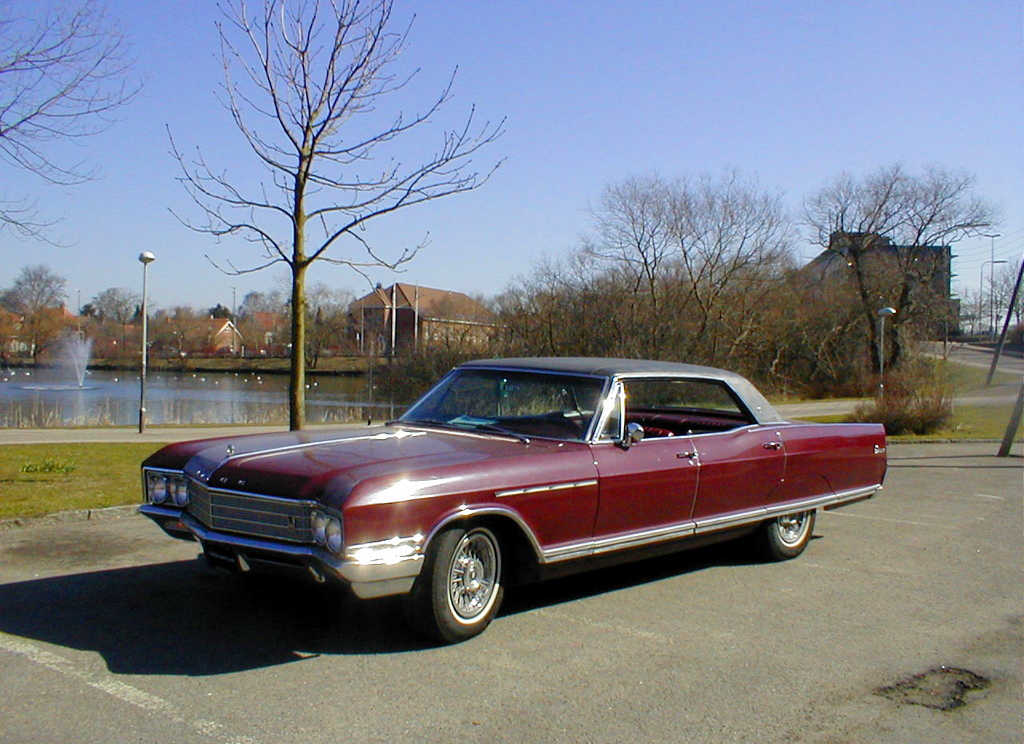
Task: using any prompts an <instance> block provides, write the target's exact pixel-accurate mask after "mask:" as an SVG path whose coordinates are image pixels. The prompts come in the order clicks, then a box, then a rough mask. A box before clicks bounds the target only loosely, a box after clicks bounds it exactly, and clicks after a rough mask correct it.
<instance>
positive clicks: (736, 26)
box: [0, 0, 1024, 307]
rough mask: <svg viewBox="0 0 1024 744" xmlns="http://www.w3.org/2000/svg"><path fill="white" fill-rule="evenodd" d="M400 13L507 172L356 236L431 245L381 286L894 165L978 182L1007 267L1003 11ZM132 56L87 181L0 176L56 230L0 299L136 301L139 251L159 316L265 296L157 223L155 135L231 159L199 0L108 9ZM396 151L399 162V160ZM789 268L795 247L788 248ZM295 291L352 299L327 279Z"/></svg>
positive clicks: (448, 7)
mask: <svg viewBox="0 0 1024 744" xmlns="http://www.w3.org/2000/svg"><path fill="white" fill-rule="evenodd" d="M396 5H397V8H398V9H399V10H400V11H401V13H402V14H403V15H408V14H409V13H411V12H415V13H416V14H417V19H416V22H415V24H414V26H413V31H412V35H411V37H410V40H409V45H408V49H407V52H406V54H405V56H404V58H403V59H404V62H405V63H407V64H409V65H416V66H419V67H421V68H422V70H423V71H422V73H421V75H420V77H419V78H417V80H416V82H415V83H414V86H413V88H412V89H411V90H412V91H414V92H416V93H418V94H419V96H418V100H420V101H426V100H427V99H428V98H429V97H430V96H431V95H433V94H435V93H436V92H437V91H438V90H439V86H440V85H441V84H442V83H443V81H444V80H445V78H446V76H447V75H448V74H449V73H450V72H451V70H452V69H453V68H454V67H456V66H458V68H459V73H458V77H457V79H456V84H455V98H454V100H453V102H452V105H451V106H450V108H449V114H450V119H449V121H451V122H455V121H457V120H458V119H459V118H460V117H461V115H463V114H464V113H465V112H466V111H467V110H468V107H469V106H470V105H472V104H475V105H476V106H477V109H478V111H479V113H480V115H481V116H483V117H486V118H491V119H499V118H501V117H503V116H506V117H507V118H508V121H507V125H506V129H507V133H506V134H505V136H504V137H503V138H502V139H501V140H499V141H498V142H497V143H496V144H494V145H493V146H492V147H491V150H490V152H487V153H484V154H483V155H482V156H481V163H482V164H486V163H487V162H490V160H494V159H498V158H502V157H504V158H506V159H507V160H506V162H505V164H504V165H503V167H502V168H501V169H500V170H499V171H498V173H497V174H496V175H495V176H494V178H493V179H492V181H491V182H490V183H488V184H487V185H485V186H484V187H483V188H482V189H480V190H478V191H476V192H473V193H471V194H467V195H463V196H456V197H452V198H451V199H446V200H442V201H439V202H434V203H432V204H429V205H426V206H424V207H422V208H418V209H414V210H412V211H408V212H406V213H404V214H398V215H396V216H394V217H392V218H386V221H385V222H381V223H379V224H378V225H376V226H374V227H373V228H371V232H370V233H368V235H369V236H370V237H371V238H373V240H374V241H375V243H376V244H377V245H379V246H381V247H382V248H383V249H385V250H386V249H387V248H388V247H389V246H390V247H392V248H393V249H396V250H397V249H400V248H401V247H403V246H405V245H409V244H413V243H416V242H418V241H419V240H420V239H421V238H422V237H423V235H424V234H425V233H428V232H429V234H430V241H431V242H430V246H429V248H427V249H426V250H425V251H424V252H422V253H421V254H420V256H419V257H418V258H417V259H416V260H415V262H413V263H412V264H410V265H409V266H408V267H407V271H406V272H405V273H404V274H402V275H401V276H400V277H395V276H394V275H391V274H387V273H384V272H381V273H379V274H375V275H374V278H375V279H377V280H380V281H382V282H384V283H385V284H388V283H390V282H391V281H393V280H394V279H395V278H400V280H401V281H405V282H410V283H419V284H422V285H425V286H434V287H443V288H447V289H454V290H459V291H463V292H467V293H479V294H484V295H494V294H497V293H499V292H500V291H501V290H502V289H503V288H505V287H506V286H507V285H508V283H509V282H510V280H511V279H512V278H513V277H514V276H515V275H517V274H523V273H526V272H528V271H529V269H530V266H531V262H532V261H534V260H536V259H538V258H540V257H541V256H544V255H552V256H555V255H559V254H562V253H565V252H567V251H569V250H571V249H572V248H573V247H574V246H575V245H577V243H578V240H579V237H580V235H582V234H585V233H586V232H587V231H588V230H589V229H590V224H591V220H590V217H589V214H588V208H589V206H590V205H591V204H596V203H597V202H598V200H599V198H600V194H601V191H602V189H603V188H604V187H605V186H606V185H607V184H608V183H610V182H613V181H617V180H621V179H624V178H626V177H629V176H632V175H641V174H646V173H652V172H655V173H658V174H660V175H662V176H665V177H668V178H672V177H676V176H682V175H688V174H697V173H699V172H702V171H709V172H712V173H719V172H720V171H721V170H722V169H723V168H737V169H740V170H741V171H742V172H744V173H746V174H750V175H756V176H757V177H758V178H759V179H760V181H761V182H762V184H764V185H766V186H770V187H777V188H779V189H781V190H783V192H784V193H785V195H786V197H785V198H786V202H787V204H788V206H789V207H791V208H792V210H793V211H794V212H796V213H799V211H800V208H801V202H802V199H803V198H804V197H805V196H807V195H809V194H810V193H812V192H814V191H815V190H817V189H819V188H821V187H822V186H823V185H824V184H825V183H826V182H828V181H829V180H830V179H832V178H834V177H835V176H836V175H837V174H839V173H840V172H842V171H849V172H851V173H852V174H854V175H863V174H865V173H868V172H870V171H873V170H875V169H876V168H878V167H880V166H883V165H888V164H891V163H894V162H899V163H902V164H904V165H905V166H906V167H907V168H908V169H910V170H912V171H914V172H918V171H919V170H920V168H921V167H922V166H924V165H927V164H935V165H940V166H943V167H947V168H955V169H965V170H967V171H970V172H972V173H974V174H976V175H977V192H978V194H979V195H981V196H984V197H986V198H988V199H990V200H992V201H994V202H996V203H997V204H998V205H1000V207H1001V208H1002V210H1003V221H1002V223H1001V224H1000V225H999V227H998V228H997V231H998V232H1000V233H1002V237H1000V238H998V239H996V241H995V256H996V258H997V259H1007V260H1017V259H1018V258H1019V257H1020V256H1021V253H1022V252H1024V168H1022V166H1024V162H1022V155H1024V147H1022V145H1024V77H1022V73H1024V44H1022V10H1021V3H1020V2H1019V0H983V1H982V2H978V0H902V1H893V0H856V1H855V2H854V1H851V2H845V1H844V2H835V1H833V2H829V1H828V0H773V1H771V2H767V1H765V2H760V1H755V0H744V1H742V2H740V1H738V0H735V1H731V0H685V1H682V0H673V1H666V2H660V1H648V2H625V1H624V0H621V1H616V2H613V1H612V0H586V1H584V0H573V1H569V0H564V1H561V2H558V1H556V0H518V1H517V2H507V1H506V2H500V1H497V0H495V1H493V2H479V0H445V2H411V1H409V0H397V3H396ZM108 8H109V11H110V14H111V16H113V17H114V18H116V19H117V20H118V21H119V22H120V23H121V25H122V26H123V28H124V30H125V31H126V33H127V34H128V36H129V37H130V39H131V42H132V47H133V52H134V55H135V56H136V58H137V71H138V73H139V74H140V75H141V76H142V77H143V78H144V81H145V86H144V89H143V92H142V94H141V95H140V96H139V97H138V98H137V99H136V100H135V101H133V103H132V104H131V105H130V106H129V107H128V108H126V109H124V110H123V112H122V118H121V120H120V121H119V123H117V124H116V125H115V126H114V127H112V128H111V129H110V130H109V131H108V132H106V133H105V134H103V135H100V136H98V137H94V138H91V139H90V140H88V141H86V142H84V143H83V145H82V147H80V148H79V149H78V150H77V154H80V155H82V156H85V157H86V158H88V159H89V161H90V162H93V163H95V164H97V165H98V166H99V167H100V169H101V171H102V177H101V178H100V179H99V180H97V181H94V182H91V183H87V184H85V185H83V186H79V187H76V188H74V189H67V190H63V189H56V188H53V187H45V188H44V187H37V186H36V185H35V184H34V183H32V182H30V181H27V180H25V178H24V177H23V176H22V175H20V174H18V173H15V172H13V171H9V170H7V171H3V183H4V184H5V190H6V192H7V193H8V194H9V195H15V194H18V193H20V192H21V190H22V189H25V190H27V192H28V193H29V194H31V195H34V196H35V197H36V198H37V199H38V200H39V204H40V207H41V208H42V209H43V210H44V212H45V213H46V214H49V215H51V216H62V217H63V218H64V221H63V222H62V223H61V225H60V226H59V230H58V234H59V236H60V237H61V238H62V239H63V240H65V241H68V242H73V246H72V247H61V248H58V247H53V246H49V245H46V244H41V243H38V242H32V241H28V240H23V239H19V238H16V237H11V236H2V237H0V286H8V285H9V284H10V282H11V281H12V280H13V278H14V277H15V276H16V275H17V272H18V271H19V270H20V269H21V267H22V266H25V265H30V264H37V263H45V264H47V265H49V266H50V267H51V268H53V269H54V270H56V271H57V272H58V273H61V274H62V275H64V276H66V277H67V278H68V282H69V283H68V287H69V290H70V292H69V298H68V299H69V305H70V306H74V305H75V304H76V302H77V296H76V290H80V292H81V297H82V301H83V302H87V301H88V300H89V298H91V297H92V296H93V295H95V294H96V293H98V292H100V291H102V290H103V289H105V288H107V287H111V286H124V287H129V288H132V289H135V290H136V291H139V290H140V288H141V265H140V264H139V263H138V261H137V256H138V254H139V252H140V251H143V250H149V251H152V252H153V253H155V254H156V256H157V262H156V263H154V264H153V265H152V266H151V267H150V269H149V271H150V292H151V299H152V301H153V302H154V304H155V305H156V306H158V307H170V306H172V305H175V304H189V305H194V306H197V307H207V306H210V305H213V304H215V303H217V302H221V303H224V304H225V305H229V304H230V302H231V295H232V293H231V287H233V286H234V287H236V288H237V296H238V299H239V301H241V298H242V296H243V295H244V294H245V293H246V292H249V291H251V290H264V289H267V288H270V287H272V286H274V283H275V281H278V280H279V277H281V276H283V274H282V272H280V271H278V272H277V273H276V274H275V273H268V272H263V273H259V274H251V275H247V276H241V277H230V276H225V275H224V274H222V273H220V272H219V271H218V270H217V269H216V268H214V267H213V266H212V265H211V264H210V263H209V262H208V261H207V259H206V258H205V257H204V256H205V255H206V254H210V255H211V256H213V257H215V258H217V259H219V260H222V261H223V260H225V259H231V260H232V261H234V262H235V263H236V264H237V265H248V264H251V263H255V262H256V259H257V258H258V256H257V253H256V249H255V248H253V247H251V246H249V245H248V244H244V243H240V242H236V241H228V242H224V243H221V244H218V243H216V242H215V241H214V240H213V239H212V238H210V237H208V236H204V235H199V234H196V233H193V232H190V231H189V230H187V229H186V228H184V227H183V226H182V225H181V224H180V223H179V222H177V221H176V220H175V218H174V217H173V216H172V215H171V213H170V211H169V210H170V209H171V208H173V209H174V210H176V211H179V212H182V213H185V214H190V213H191V214H193V215H194V214H195V212H194V211H191V209H192V208H191V206H190V205H191V203H190V201H189V199H188V197H187V196H186V195H185V193H184V191H183V189H182V188H181V186H180V185H179V184H178V183H177V182H176V181H175V178H176V175H177V172H176V164H175V162H174V161H173V159H172V158H171V157H170V155H169V153H168V150H169V144H168V138H167V129H168V128H169V129H170V130H171V131H172V132H173V134H174V136H175V138H176V140H177V141H178V142H179V144H180V145H181V146H183V147H192V146H196V145H198V146H200V147H202V149H203V150H204V152H205V153H206V155H207V157H208V159H209V160H210V161H211V162H212V163H213V164H215V165H216V166H218V167H222V168H224V169H226V170H227V171H228V172H229V173H232V172H238V173H245V171H246V170H247V168H248V167H249V163H248V162H247V160H246V159H245V157H244V153H242V151H241V150H240V147H239V136H238V134H237V131H236V130H235V129H234V127H233V125H232V123H231V121H230V119H229V118H228V116H227V113H226V112H225V111H224V109H223V108H222V107H221V105H220V104H219V102H218V100H217V98H216V96H215V93H216V89H217V86H218V83H219V81H220V69H219V66H218V61H217V51H218V45H217V37H216V32H215V28H214V21H215V20H216V19H217V17H218V12H217V10H216V6H215V3H213V2H208V1H206V0H189V1H183V0H147V1H146V2H137V0H109V2H108ZM415 157H416V156H415V153H411V154H410V155H409V159H410V160H413V159H415ZM991 249H992V245H991V244H990V241H989V240H987V239H977V240H970V241H964V242H963V243H961V244H958V245H956V246H954V253H956V254H957V255H958V256H959V258H958V259H957V260H956V262H955V263H954V271H955V272H956V273H957V275H958V279H957V282H959V283H960V285H961V286H964V287H972V288H974V290H975V291H977V287H978V282H979V272H980V271H981V269H982V264H983V262H984V261H986V260H988V259H989V257H990V251H991ZM801 250H802V252H803V255H805V256H810V255H812V254H813V253H814V252H815V249H814V248H813V247H812V246H810V245H802V246H801ZM310 280H311V281H312V282H324V283H327V284H330V285H332V286H336V287H341V288H347V289H349V290H351V291H353V292H354V293H356V294H362V293H363V292H364V291H366V290H367V289H368V286H367V285H366V283H365V281H364V280H363V279H362V278H361V277H359V276H358V275H356V274H354V273H352V272H351V271H350V270H346V269H343V268H340V267H335V266H328V265H320V266H319V267H317V268H314V270H313V273H312V275H311V277H310Z"/></svg>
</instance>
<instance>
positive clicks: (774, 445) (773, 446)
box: [764, 442, 782, 450]
mask: <svg viewBox="0 0 1024 744" xmlns="http://www.w3.org/2000/svg"><path fill="white" fill-rule="evenodd" d="M764 448H765V449H768V450H780V449H782V442H765V443H764Z"/></svg>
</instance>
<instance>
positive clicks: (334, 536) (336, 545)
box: [326, 517, 342, 553]
mask: <svg viewBox="0 0 1024 744" xmlns="http://www.w3.org/2000/svg"><path fill="white" fill-rule="evenodd" d="M341 544H342V539H341V520H340V519H335V518H334V517H331V518H330V519H329V520H327V542H326V546H327V549H328V550H329V551H331V552H332V553H340V552H341Z"/></svg>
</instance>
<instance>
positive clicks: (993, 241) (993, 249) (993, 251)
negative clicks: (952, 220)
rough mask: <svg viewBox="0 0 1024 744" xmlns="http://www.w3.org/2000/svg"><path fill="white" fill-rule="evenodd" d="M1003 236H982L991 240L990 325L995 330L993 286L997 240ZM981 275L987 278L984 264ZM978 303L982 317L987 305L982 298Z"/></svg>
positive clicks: (987, 234)
mask: <svg viewBox="0 0 1024 744" xmlns="http://www.w3.org/2000/svg"><path fill="white" fill-rule="evenodd" d="M1002 236H1003V234H1002V233H984V234H983V235H982V236H981V237H983V238H988V239H989V254H990V255H989V260H988V263H989V264H991V266H990V268H989V278H988V325H989V328H994V327H995V323H996V322H995V320H994V319H993V316H994V315H995V313H994V312H993V309H992V308H993V305H994V304H995V292H994V291H993V289H994V288H993V286H992V285H993V284H994V279H995V269H996V238H1001V237H1002ZM1001 263H1006V261H1002V262H1001ZM981 275H982V277H984V276H985V264H984V263H983V264H982V265H981ZM978 302H979V303H980V304H981V307H979V308H978V314H979V315H980V314H981V312H982V309H983V308H984V307H985V304H984V303H983V302H982V298H981V297H978ZM992 337H993V338H995V332H994V331H993V336H992Z"/></svg>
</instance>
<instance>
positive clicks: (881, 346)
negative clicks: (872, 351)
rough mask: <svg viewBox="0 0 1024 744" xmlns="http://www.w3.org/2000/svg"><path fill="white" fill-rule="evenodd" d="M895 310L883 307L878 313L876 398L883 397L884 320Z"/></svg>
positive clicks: (893, 313) (894, 312)
mask: <svg viewBox="0 0 1024 744" xmlns="http://www.w3.org/2000/svg"><path fill="white" fill-rule="evenodd" d="M895 314H896V309H895V308H892V307H883V308H881V309H880V310H879V311H878V397H879V398H881V397H882V396H883V395H885V319H886V318H887V317H888V316H890V315H895Z"/></svg>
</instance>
